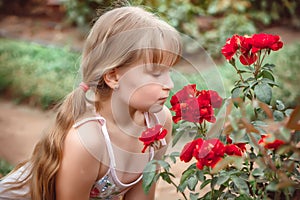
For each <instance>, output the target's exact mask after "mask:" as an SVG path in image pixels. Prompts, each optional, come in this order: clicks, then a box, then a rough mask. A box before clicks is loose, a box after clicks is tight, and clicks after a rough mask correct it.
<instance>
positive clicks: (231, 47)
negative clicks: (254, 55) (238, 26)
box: [221, 35, 239, 60]
mask: <svg viewBox="0 0 300 200" xmlns="http://www.w3.org/2000/svg"><path fill="white" fill-rule="evenodd" d="M238 43H239V36H238V35H233V36H232V37H231V38H228V39H227V40H226V44H225V45H224V46H223V47H222V49H221V52H222V54H223V55H224V56H225V58H226V59H227V60H231V59H232V57H233V56H234V54H235V53H236V51H237V50H238V47H239V46H238Z"/></svg>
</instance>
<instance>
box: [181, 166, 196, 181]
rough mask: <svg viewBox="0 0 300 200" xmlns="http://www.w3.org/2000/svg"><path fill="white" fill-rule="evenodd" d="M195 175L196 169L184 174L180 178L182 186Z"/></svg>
mask: <svg viewBox="0 0 300 200" xmlns="http://www.w3.org/2000/svg"><path fill="white" fill-rule="evenodd" d="M194 173H195V170H194V169H188V170H186V171H184V172H183V173H182V176H181V178H180V184H182V183H184V182H185V181H186V180H188V178H189V177H191V176H192V175H193V174H194Z"/></svg>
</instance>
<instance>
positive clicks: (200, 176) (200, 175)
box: [196, 170, 205, 182]
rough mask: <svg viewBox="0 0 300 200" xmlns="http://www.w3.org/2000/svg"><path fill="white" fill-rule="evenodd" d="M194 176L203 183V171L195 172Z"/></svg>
mask: <svg viewBox="0 0 300 200" xmlns="http://www.w3.org/2000/svg"><path fill="white" fill-rule="evenodd" d="M196 176H197V178H198V180H199V181H201V182H203V181H204V180H205V176H204V174H203V171H200V170H197V172H196Z"/></svg>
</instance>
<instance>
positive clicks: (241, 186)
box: [231, 176, 249, 194]
mask: <svg viewBox="0 0 300 200" xmlns="http://www.w3.org/2000/svg"><path fill="white" fill-rule="evenodd" d="M231 179H232V181H233V183H234V185H235V186H236V187H237V188H238V190H239V191H240V193H242V194H249V187H248V184H247V182H246V181H245V180H244V179H242V178H240V177H237V176H232V177H231Z"/></svg>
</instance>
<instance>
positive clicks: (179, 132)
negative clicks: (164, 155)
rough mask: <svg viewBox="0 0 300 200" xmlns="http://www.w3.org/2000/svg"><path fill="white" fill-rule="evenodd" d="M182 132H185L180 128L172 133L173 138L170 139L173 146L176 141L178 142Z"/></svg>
mask: <svg viewBox="0 0 300 200" xmlns="http://www.w3.org/2000/svg"><path fill="white" fill-rule="evenodd" d="M184 133H185V131H184V130H180V131H178V132H177V133H176V134H175V135H174V137H173V140H172V147H174V146H175V145H176V143H177V142H178V140H179V139H180V138H181V136H182V135H183V134H184Z"/></svg>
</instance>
